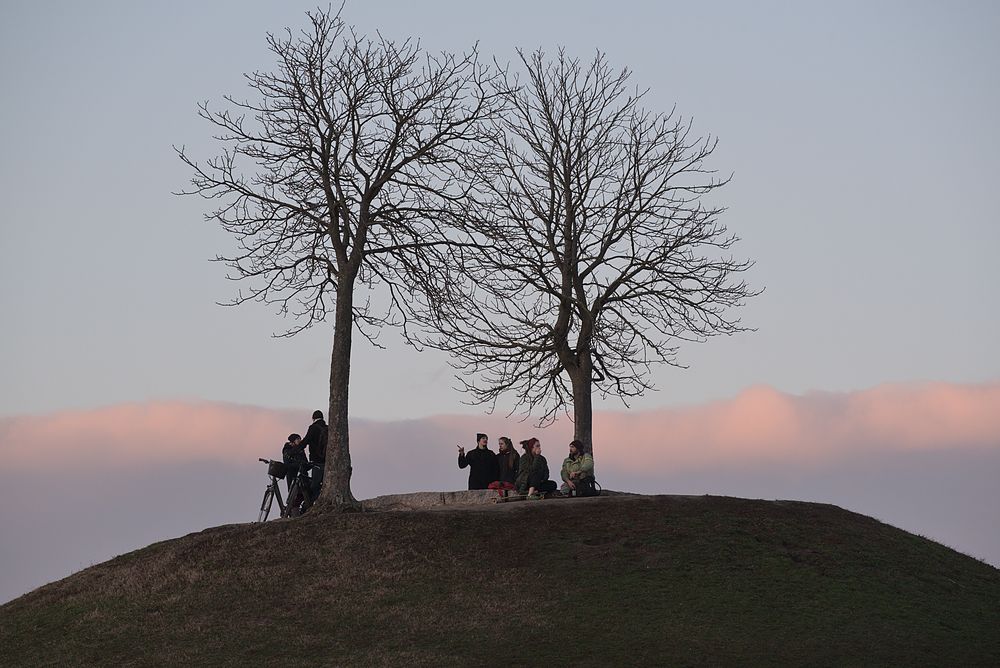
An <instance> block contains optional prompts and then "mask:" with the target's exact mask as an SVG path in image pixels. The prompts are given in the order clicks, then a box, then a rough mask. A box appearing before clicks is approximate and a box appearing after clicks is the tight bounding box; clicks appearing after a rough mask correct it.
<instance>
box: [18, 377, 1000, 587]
mask: <svg viewBox="0 0 1000 668" xmlns="http://www.w3.org/2000/svg"><path fill="white" fill-rule="evenodd" d="M313 408H315V407H305V408H304V409H303V410H298V411H291V410H274V409H267V408H260V407H253V406H241V405H234V404H223V403H214V402H203V401H195V402H176V401H175V402H153V403H144V404H125V405H119V406H111V407H108V408H103V409H99V410H94V411H82V412H81V411H74V412H62V413H55V414H51V415H42V416H20V417H13V418H4V419H0V484H2V485H3V488H4V489H5V490H7V493H8V494H9V495H10V496H9V499H11V500H12V502H11V501H8V502H7V503H5V504H2V506H0V535H3V537H4V539H3V542H2V544H0V561H2V562H3V563H4V564H5V568H4V569H3V572H2V573H0V601H3V600H6V599H8V598H10V597H12V596H15V595H17V594H20V593H23V592H24V591H27V590H29V589H30V588H32V587H35V586H38V585H40V584H43V583H44V582H46V581H48V580H51V579H54V578H58V577H62V576H64V575H67V574H69V572H71V571H72V570H75V569H78V568H80V567H83V566H86V565H88V564H89V563H92V562H95V561H100V560H103V559H106V558H108V557H110V556H113V555H114V554H117V553H120V552H122V551H126V550H129V549H134V548H136V547H141V546H142V545H145V544H147V543H149V542H151V541H153V540H158V539H162V538H168V537H171V536H176V535H180V534H183V533H186V532H189V531H195V530H200V529H202V528H205V527H207V526H212V525H217V524H223V523H228V522H242V521H249V520H251V519H253V518H254V517H255V515H256V506H257V504H258V503H259V501H258V499H259V497H260V494H261V492H262V491H263V485H264V482H265V477H264V470H263V466H262V465H261V464H259V463H257V457H278V456H279V455H280V449H281V445H282V443H283V442H284V440H285V437H286V436H287V435H288V434H289V433H290V432H293V431H294V432H299V433H304V431H305V429H306V427H307V426H308V424H309V421H310V420H309V416H310V415H311V413H312V410H313ZM351 428H352V432H351V452H352V459H353V463H354V467H355V475H354V479H353V487H354V492H355V495H356V496H358V497H359V498H365V497H370V496H376V495H379V494H388V493H401V492H410V491H420V490H443V489H461V488H463V487H464V486H465V472H463V471H459V470H458V468H457V466H456V463H455V456H456V449H455V448H456V446H457V445H459V444H462V445H466V446H470V445H472V443H473V441H474V435H475V433H476V432H477V431H485V432H487V433H489V434H490V436H491V444H495V443H496V439H497V437H499V436H501V435H506V436H510V437H512V438H514V439H515V440H520V439H522V438H527V437H528V436H532V435H534V436H538V437H539V438H540V439H541V440H542V443H543V451H544V453H545V454H546V455H547V457H548V459H549V461H550V468H552V469H554V470H557V469H558V464H559V462H560V461H561V460H562V457H563V456H564V452H565V449H566V444H567V443H568V442H569V440H570V439H571V438H572V424H570V423H569V422H568V421H566V420H563V421H561V422H559V423H557V424H555V425H553V426H551V427H548V428H546V429H544V430H538V429H533V428H532V425H531V423H527V422H517V421H516V420H513V419H504V418H502V417H500V416H469V415H464V416H448V415H443V416H435V417H429V418H425V419H421V420H408V421H396V422H379V421H371V420H353V421H352V424H351ZM594 440H595V457H596V459H597V466H598V477H599V479H600V480H601V482H602V483H603V484H604V485H605V486H606V487H608V488H612V489H625V490H632V491H640V492H646V493H688V494H704V493H709V494H729V495H734V496H755V497H762V498H799V499H802V500H815V501H825V502H831V503H837V504H838V505H842V506H845V507H847V508H850V509H851V510H855V511H858V512H862V513H865V514H869V515H874V516H876V517H878V518H879V519H882V520H884V521H888V522H890V523H892V524H895V525H896V526H900V527H902V528H905V529H908V530H910V531H916V532H919V533H923V534H925V535H928V536H930V537H932V538H935V539H937V540H941V541H942V542H945V543H946V544H948V545H951V546H952V547H956V548H958V549H960V550H962V551H965V552H967V553H970V554H973V555H974V556H978V557H980V558H986V559H987V560H989V561H991V562H992V563H994V564H1000V538H998V535H1000V526H998V524H1000V521H998V517H997V515H998V513H997V512H996V510H995V509H996V508H1000V491H997V490H996V489H994V488H996V487H997V486H996V485H995V481H996V479H997V478H998V474H1000V383H992V384H982V385H953V384H944V383H932V384H922V385H886V386H880V387H877V388H873V389H870V390H865V391H861V392H854V393H840V394H835V393H819V392H817V393H810V394H807V395H802V396H795V395H788V394H783V393H781V392H778V391H776V390H773V389H770V388H767V387H755V388H751V389H748V390H746V391H745V392H743V393H741V394H740V395H739V396H737V397H735V398H733V399H731V400H727V401H719V402H715V403H711V404H706V405H701V406H691V407H684V408H665V409H660V410H654V411H642V412H639V411H636V412H628V413H625V412H597V413H595V415H594ZM39 482H41V489H42V490H44V491H43V492H41V493H40V489H39Z"/></svg>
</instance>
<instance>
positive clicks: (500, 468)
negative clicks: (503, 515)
mask: <svg viewBox="0 0 1000 668" xmlns="http://www.w3.org/2000/svg"><path fill="white" fill-rule="evenodd" d="M498 442H499V443H500V451H499V452H497V479H496V480H494V481H493V482H491V483H490V485H489V487H490V489H496V490H502V491H505V490H510V489H514V487H515V483H516V482H517V474H518V463H519V462H520V459H521V458H520V456H519V455H518V454H517V451H516V450H514V444H513V443H512V442H511V440H510V439H509V438H507V437H506V436H501V437H500V440H499V441H498ZM503 496H506V495H505V494H503Z"/></svg>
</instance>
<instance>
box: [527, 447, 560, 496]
mask: <svg viewBox="0 0 1000 668" xmlns="http://www.w3.org/2000/svg"><path fill="white" fill-rule="evenodd" d="M531 441H532V444H531V473H529V474H528V498H529V499H540V498H542V497H543V496H544V495H545V494H551V493H552V492H554V491H556V483H555V481H553V480H549V463H548V461H546V459H545V457H544V456H543V455H542V443H541V441H539V440H538V439H537V438H533V439H531Z"/></svg>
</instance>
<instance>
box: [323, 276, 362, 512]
mask: <svg viewBox="0 0 1000 668" xmlns="http://www.w3.org/2000/svg"><path fill="white" fill-rule="evenodd" d="M353 309H354V285H353V281H349V280H346V279H345V280H344V281H343V284H341V285H340V286H338V288H337V308H336V317H335V320H334V326H333V353H332V354H331V356H330V412H329V420H330V421H329V423H328V424H329V439H328V440H327V444H326V470H325V471H324V474H323V491H322V493H320V497H319V504H320V505H321V506H325V507H332V508H333V509H335V510H358V509H360V507H361V504H360V503H359V502H358V500H357V499H355V498H354V495H353V494H352V493H351V472H352V469H351V450H350V432H349V431H348V420H347V418H348V391H349V389H350V377H351V336H352V335H353V333H354V318H353Z"/></svg>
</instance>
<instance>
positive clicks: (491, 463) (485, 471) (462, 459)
mask: <svg viewBox="0 0 1000 668" xmlns="http://www.w3.org/2000/svg"><path fill="white" fill-rule="evenodd" d="M489 441H490V439H489V437H488V436H487V435H486V434H476V447H475V448H474V449H473V450H472V452H470V453H469V454H465V448H463V447H462V446H461V445H460V446H458V468H460V469H464V468H465V467H466V466H468V467H469V489H489V486H490V483H491V482H493V481H494V480H496V479H497V455H496V453H495V452H493V451H492V450H490V449H489V448H488V447H487V444H488V443H489Z"/></svg>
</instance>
